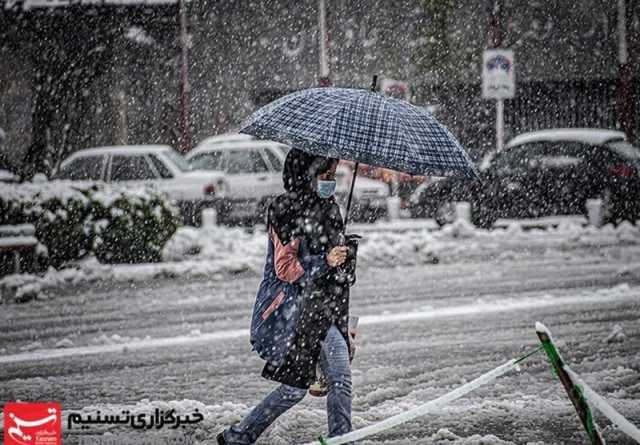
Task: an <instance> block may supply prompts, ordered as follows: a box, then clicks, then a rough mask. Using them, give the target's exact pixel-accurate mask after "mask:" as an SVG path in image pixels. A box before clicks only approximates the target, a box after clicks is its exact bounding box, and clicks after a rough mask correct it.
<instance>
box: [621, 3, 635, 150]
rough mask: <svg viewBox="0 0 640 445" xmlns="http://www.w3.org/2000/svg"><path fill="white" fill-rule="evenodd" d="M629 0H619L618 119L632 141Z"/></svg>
mask: <svg viewBox="0 0 640 445" xmlns="http://www.w3.org/2000/svg"><path fill="white" fill-rule="evenodd" d="M627 21H628V15H627V0H618V74H619V77H618V86H617V90H618V120H619V122H620V126H621V127H622V131H624V133H625V135H626V136H627V139H628V140H629V141H630V142H633V140H634V134H633V124H634V122H633V120H634V116H633V86H632V83H631V77H632V73H631V64H630V63H629V48H628V43H627Z"/></svg>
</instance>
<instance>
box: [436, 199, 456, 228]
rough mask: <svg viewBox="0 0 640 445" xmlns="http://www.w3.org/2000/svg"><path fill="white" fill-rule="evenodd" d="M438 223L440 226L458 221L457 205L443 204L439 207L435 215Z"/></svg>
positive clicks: (451, 203)
mask: <svg viewBox="0 0 640 445" xmlns="http://www.w3.org/2000/svg"><path fill="white" fill-rule="evenodd" d="M434 217H435V219H436V222H437V223H438V225H440V226H444V225H445V224H451V223H453V222H455V220H456V205H455V203H453V202H443V203H442V204H440V205H438V208H436V211H435V215H434Z"/></svg>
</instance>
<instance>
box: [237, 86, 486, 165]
mask: <svg viewBox="0 0 640 445" xmlns="http://www.w3.org/2000/svg"><path fill="white" fill-rule="evenodd" d="M240 132H241V133H246V134H251V135H254V136H256V137H258V138H262V139H272V140H275V141H278V142H282V143H284V144H287V145H290V146H292V147H295V148H297V149H300V150H304V151H306V152H308V153H311V154H315V155H319V156H330V157H335V158H339V159H346V160H351V161H355V162H362V163H366V164H369V165H376V166H380V167H386V168H390V169H393V170H398V171H403V172H406V173H411V174H415V175H434V176H454V175H459V176H468V177H477V174H476V171H475V168H474V165H473V162H472V161H471V159H470V158H469V156H468V155H467V153H466V152H465V151H464V149H463V148H462V146H461V145H460V143H459V142H458V141H457V140H456V139H455V137H454V136H453V135H452V134H451V133H450V132H449V130H447V129H446V128H445V127H444V126H443V125H441V124H440V123H439V122H437V121H436V120H435V119H434V117H433V116H431V114H430V113H428V112H427V111H426V110H424V109H421V108H418V107H416V106H414V105H411V104H410V103H408V102H405V101H402V100H398V99H394V98H390V97H387V96H383V95H381V94H377V93H373V92H370V91H367V90H358V89H350V88H312V89H308V90H302V91H298V92H295V93H292V94H289V95H287V96H284V97H282V98H280V99H278V100H276V101H274V102H272V103H270V104H269V105H266V106H265V107H263V108H261V109H259V110H257V111H256V112H255V113H253V115H251V117H250V118H249V120H248V122H247V123H246V124H245V125H244V126H243V127H242V128H241V129H240Z"/></svg>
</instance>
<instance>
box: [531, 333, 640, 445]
mask: <svg viewBox="0 0 640 445" xmlns="http://www.w3.org/2000/svg"><path fill="white" fill-rule="evenodd" d="M536 332H537V334H538V337H539V338H540V341H541V342H542V346H543V347H544V350H545V352H546V353H547V356H548V357H549V362H550V363H551V366H552V369H553V371H554V372H555V375H557V376H558V378H559V379H560V382H561V383H562V385H563V386H564V387H565V390H566V391H567V395H568V396H569V399H570V400H571V402H572V403H573V405H574V407H575V408H576V412H577V413H578V417H580V420H581V421H582V424H583V425H584V427H585V430H586V431H587V435H588V436H589V439H590V440H591V443H592V444H593V445H601V444H602V445H604V443H605V441H604V438H603V437H602V434H601V433H600V430H599V429H598V426H597V425H596V423H595V422H594V420H593V414H592V412H591V407H592V406H593V407H594V408H596V409H597V410H598V411H600V412H601V413H602V414H604V415H605V416H606V417H607V418H608V419H609V420H611V421H612V422H613V424H614V425H616V426H617V427H618V429H620V431H622V432H623V433H625V434H626V435H628V436H629V437H631V438H632V439H633V440H635V441H636V442H638V443H640V430H638V428H637V427H636V426H634V425H633V424H632V423H631V422H629V421H628V420H627V419H625V418H624V417H623V416H622V415H621V414H620V413H618V412H617V411H616V410H615V409H614V408H613V407H612V406H611V405H609V403H607V401H606V400H605V399H604V398H603V397H602V396H600V395H599V394H597V393H596V392H595V391H594V390H593V389H591V388H590V387H589V386H588V385H587V384H586V383H584V381H583V380H582V379H581V378H580V376H579V375H578V374H576V373H575V372H574V371H573V370H572V369H571V368H570V367H569V366H568V365H567V364H566V362H565V361H564V359H563V358H562V356H561V355H560V352H559V351H558V348H557V347H556V345H555V344H554V342H553V337H552V336H551V332H550V331H549V330H548V329H547V328H546V326H544V325H543V324H542V323H536Z"/></svg>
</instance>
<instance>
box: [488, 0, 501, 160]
mask: <svg viewBox="0 0 640 445" xmlns="http://www.w3.org/2000/svg"><path fill="white" fill-rule="evenodd" d="M492 2H493V7H492V8H491V15H490V19H489V20H490V22H489V30H490V31H489V32H490V34H491V37H490V42H489V45H490V47H491V48H494V49H496V48H501V47H502V8H503V2H504V0H492ZM503 148H504V99H496V150H497V151H498V152H500V151H502V149H503Z"/></svg>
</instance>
